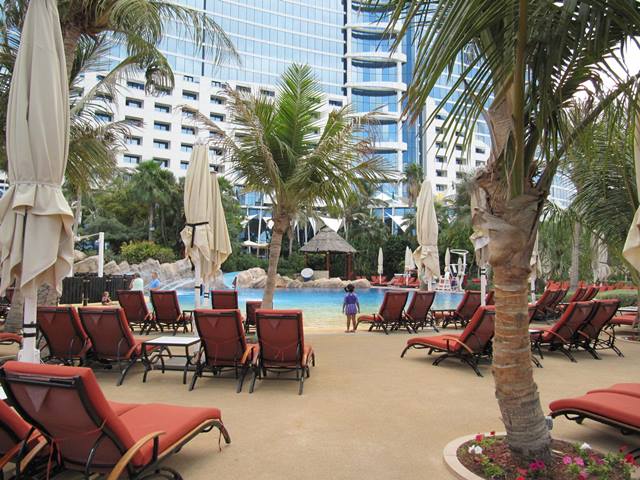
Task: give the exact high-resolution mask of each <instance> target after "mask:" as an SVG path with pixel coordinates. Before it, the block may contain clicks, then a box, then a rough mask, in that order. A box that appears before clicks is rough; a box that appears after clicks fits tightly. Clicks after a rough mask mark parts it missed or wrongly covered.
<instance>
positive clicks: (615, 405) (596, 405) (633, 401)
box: [549, 392, 640, 428]
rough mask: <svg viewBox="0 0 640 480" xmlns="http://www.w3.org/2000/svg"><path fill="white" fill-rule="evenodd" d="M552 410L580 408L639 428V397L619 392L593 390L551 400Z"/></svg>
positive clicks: (550, 406)
mask: <svg viewBox="0 0 640 480" xmlns="http://www.w3.org/2000/svg"><path fill="white" fill-rule="evenodd" d="M549 408H551V411H552V412H558V411H563V410H581V411H584V412H589V413H592V414H595V415H599V416H601V417H605V418H608V419H611V420H615V421H617V422H620V423H623V424H625V425H630V426H633V427H635V428H640V398H638V397H632V396H630V395H621V394H619V393H609V392H595V393H588V394H587V395H584V396H582V397H576V398H563V399H561V400H556V401H555V402H551V404H550V405H549Z"/></svg>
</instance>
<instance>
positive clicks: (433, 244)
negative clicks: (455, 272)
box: [413, 180, 440, 290]
mask: <svg viewBox="0 0 640 480" xmlns="http://www.w3.org/2000/svg"><path fill="white" fill-rule="evenodd" d="M416 237H417V239H418V248H416V250H415V251H414V252H413V259H414V260H415V262H416V265H417V266H418V275H419V276H420V278H421V279H422V281H423V282H424V283H426V284H427V288H428V289H429V290H431V281H432V280H433V278H434V277H439V276H440V260H439V259H438V219H437V217H436V209H435V205H434V203H433V190H432V189H431V182H429V180H424V181H423V182H422V186H421V187H420V193H419V194H418V199H417V202H416Z"/></svg>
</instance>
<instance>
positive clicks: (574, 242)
mask: <svg viewBox="0 0 640 480" xmlns="http://www.w3.org/2000/svg"><path fill="white" fill-rule="evenodd" d="M581 234H582V226H581V225H580V223H579V222H575V223H574V224H573V236H572V239H571V266H570V267H569V289H570V290H575V289H576V288H578V282H579V281H580V236H581Z"/></svg>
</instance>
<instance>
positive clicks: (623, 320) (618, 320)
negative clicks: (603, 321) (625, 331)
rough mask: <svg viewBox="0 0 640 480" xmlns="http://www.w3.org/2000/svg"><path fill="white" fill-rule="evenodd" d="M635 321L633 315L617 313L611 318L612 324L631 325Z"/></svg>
mask: <svg viewBox="0 0 640 480" xmlns="http://www.w3.org/2000/svg"><path fill="white" fill-rule="evenodd" d="M635 322H636V316H635V315H633V314H632V315H617V316H615V317H613V318H612V319H611V323H612V324H613V325H633V324H634V323H635Z"/></svg>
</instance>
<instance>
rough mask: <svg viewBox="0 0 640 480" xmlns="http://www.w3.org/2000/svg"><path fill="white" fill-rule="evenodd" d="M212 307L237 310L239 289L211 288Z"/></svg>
mask: <svg viewBox="0 0 640 480" xmlns="http://www.w3.org/2000/svg"><path fill="white" fill-rule="evenodd" d="M211 308H212V309H214V310H237V309H238V291H237V290H211Z"/></svg>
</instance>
